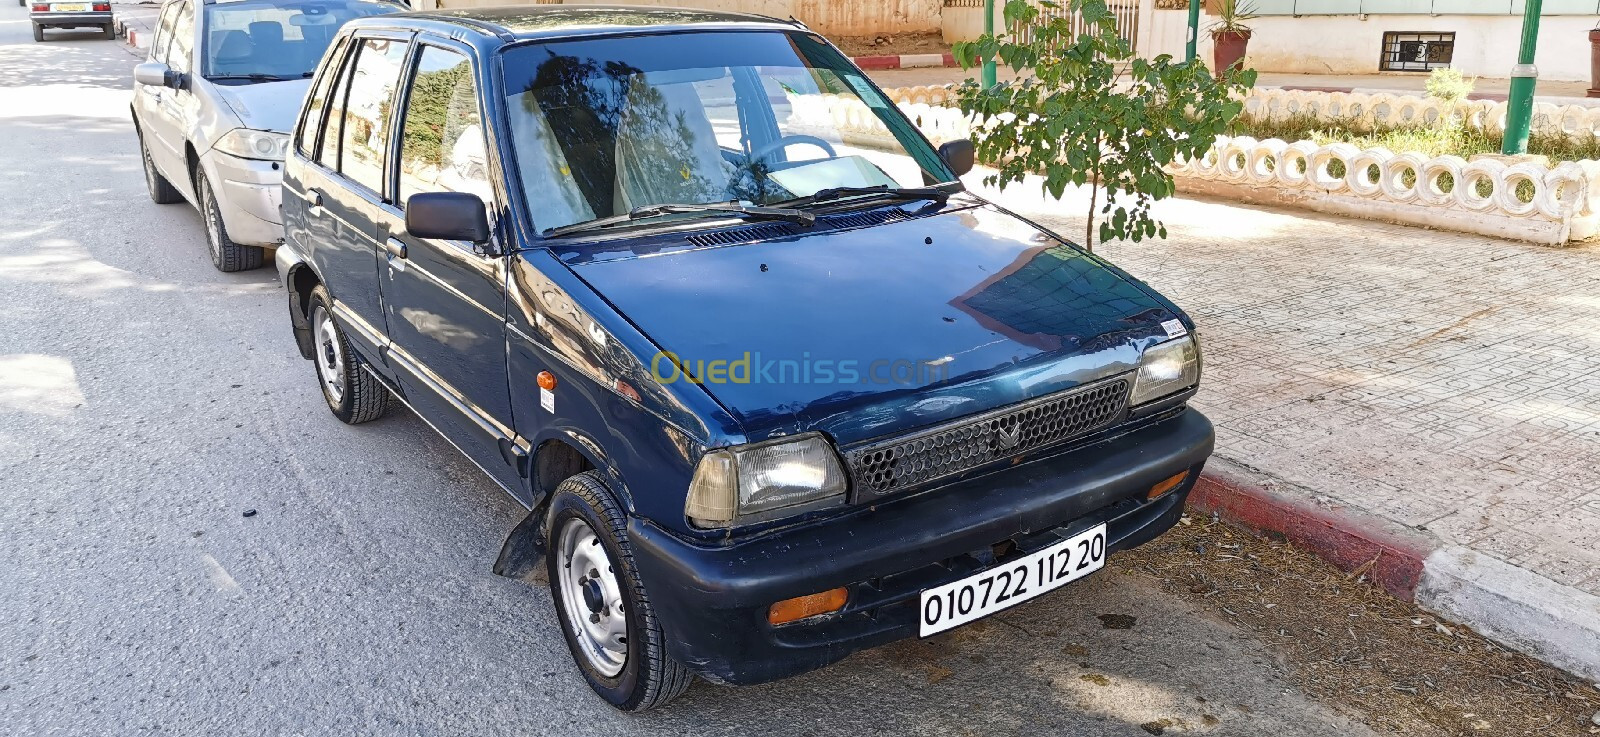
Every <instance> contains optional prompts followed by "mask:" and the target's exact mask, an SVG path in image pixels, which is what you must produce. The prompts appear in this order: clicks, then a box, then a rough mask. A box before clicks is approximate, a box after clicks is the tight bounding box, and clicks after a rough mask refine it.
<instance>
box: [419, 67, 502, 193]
mask: <svg viewBox="0 0 1600 737" xmlns="http://www.w3.org/2000/svg"><path fill="white" fill-rule="evenodd" d="M488 170H489V166H488V151H487V150H486V149H485V147H484V138H483V121H482V119H481V118H480V116H479V113H478V89H477V84H476V83H475V82H474V81H473V79H472V63H471V62H469V61H468V60H467V57H466V56H464V55H462V54H460V53H457V52H455V51H451V50H449V49H444V48H440V47H438V46H424V47H422V55H421V56H419V57H418V58H417V67H416V73H415V75H414V76H413V77H412V78H411V92H410V95H409V97H408V100H407V103H406V113H405V121H404V123H402V126H401V130H400V203H401V204H402V206H403V205H404V203H405V201H406V198H408V197H410V196H411V195H414V194H416V193H418V192H467V193H469V194H475V195H477V196H478V197H480V198H482V199H483V200H484V202H489V201H490V199H491V197H492V196H493V194H494V188H493V187H492V186H490V184H489V171H488Z"/></svg>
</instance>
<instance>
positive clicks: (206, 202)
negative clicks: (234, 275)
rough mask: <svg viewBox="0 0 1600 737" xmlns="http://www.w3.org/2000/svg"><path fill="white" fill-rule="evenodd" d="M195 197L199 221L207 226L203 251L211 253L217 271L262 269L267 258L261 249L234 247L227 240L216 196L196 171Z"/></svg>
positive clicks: (231, 241)
mask: <svg viewBox="0 0 1600 737" xmlns="http://www.w3.org/2000/svg"><path fill="white" fill-rule="evenodd" d="M194 192H195V197H196V198H198V199H199V200H200V218H201V219H202V220H204V221H205V226H206V249H207V250H209V251H211V263H212V264H213V265H215V266H216V267H217V271H226V272H234V271H249V270H251V269H259V268H261V264H263V263H265V262H266V256H265V254H264V253H263V251H262V248H261V247H260V246H246V245H241V244H238V243H234V242H233V239H232V238H229V237H228V224H227V223H224V222H222V211H221V210H220V209H218V208H217V196H216V193H214V192H212V191H211V182H209V181H207V180H206V173H205V172H203V171H197V172H195V174H194Z"/></svg>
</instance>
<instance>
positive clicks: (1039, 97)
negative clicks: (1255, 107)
mask: <svg viewBox="0 0 1600 737" xmlns="http://www.w3.org/2000/svg"><path fill="white" fill-rule="evenodd" d="M1005 25H1006V29H1007V30H1006V32H1005V33H1002V34H998V35H995V36H990V35H984V36H983V37H981V38H979V39H978V40H977V41H973V42H969V43H960V44H956V46H955V56H956V58H957V59H958V60H959V61H960V62H961V64H962V66H964V67H968V68H970V67H972V66H973V65H975V64H976V63H978V61H979V60H981V59H997V60H998V61H999V63H1002V64H1005V65H1006V66H1009V67H1011V68H1012V69H1014V70H1016V71H1018V72H1019V73H1020V72H1022V71H1023V70H1029V71H1031V75H1020V76H1019V78H1018V80H1017V81H1015V82H1006V83H1002V84H998V85H995V86H994V87H991V88H987V89H985V88H983V87H982V86H980V85H979V84H978V83H977V82H975V81H973V80H970V79H969V80H967V81H966V83H964V84H963V85H962V86H961V87H960V88H959V89H958V90H957V92H958V101H959V103H958V104H959V105H960V107H961V110H962V112H965V113H967V114H969V115H973V116H975V125H974V127H973V129H974V143H975V144H976V145H977V149H978V160H979V161H984V162H988V163H991V164H993V165H995V166H997V167H999V171H998V173H996V174H994V175H991V176H989V177H988V178H986V179H985V183H986V184H990V185H999V186H1000V188H1001V189H1004V188H1005V187H1006V186H1008V185H1010V184H1013V183H1016V182H1020V181H1022V180H1023V178H1024V177H1026V176H1027V175H1030V174H1039V175H1042V176H1043V177H1044V189H1045V191H1047V192H1049V193H1050V195H1051V196H1052V197H1055V198H1058V199H1059V198H1060V197H1061V194H1062V192H1064V191H1065V190H1066V188H1067V185H1068V184H1073V185H1077V186H1083V185H1084V184H1089V185H1091V194H1090V200H1089V224H1088V227H1087V228H1085V230H1084V243H1083V245H1084V247H1085V248H1089V249H1091V250H1092V249H1093V245H1094V236H1095V234H1096V224H1097V223H1096V216H1097V215H1100V216H1103V217H1102V218H1101V219H1100V220H1099V222H1098V233H1099V236H1100V240H1102V241H1104V240H1107V239H1111V238H1129V239H1132V240H1134V241H1139V240H1142V239H1144V238H1147V237H1154V236H1160V237H1162V238H1165V237H1166V236H1167V229H1166V226H1164V225H1162V224H1161V223H1160V222H1158V221H1156V220H1155V219H1154V218H1152V217H1151V216H1150V205H1151V204H1152V203H1153V202H1155V201H1156V200H1160V199H1165V198H1166V197H1169V196H1171V195H1172V193H1173V192H1174V190H1175V187H1174V185H1173V182H1172V175H1171V174H1168V173H1167V172H1166V170H1165V169H1164V168H1163V167H1165V166H1166V165H1167V164H1170V163H1172V162H1173V161H1174V160H1175V159H1176V158H1177V157H1180V156H1181V157H1185V158H1192V157H1196V156H1204V155H1206V153H1207V152H1208V151H1209V150H1210V148H1211V144H1212V142H1213V141H1214V140H1215V139H1216V137H1217V135H1218V134H1220V133H1222V132H1223V131H1224V129H1225V127H1226V126H1227V124H1228V122H1229V121H1230V120H1232V119H1233V118H1234V117H1235V116H1237V115H1238V114H1239V113H1240V112H1241V111H1242V110H1243V109H1244V104H1243V102H1242V99H1243V95H1244V93H1245V92H1246V91H1247V90H1248V89H1249V88H1250V87H1251V86H1252V85H1254V84H1255V78H1256V73H1255V72H1254V71H1251V70H1245V71H1239V72H1229V73H1226V74H1225V75H1224V76H1223V78H1221V79H1217V78H1213V77H1212V76H1211V74H1210V73H1209V72H1207V71H1206V68H1205V67H1204V66H1203V65H1202V64H1201V63H1200V62H1198V61H1195V62H1181V63H1180V62H1174V61H1173V60H1172V57H1171V56H1168V55H1165V54H1163V55H1161V56H1158V57H1156V58H1155V59H1139V58H1135V57H1134V54H1133V48H1132V46H1131V45H1130V44H1129V43H1128V41H1127V40H1125V39H1123V38H1122V37H1121V36H1120V35H1118V33H1117V28H1116V17H1115V16H1114V15H1113V14H1112V12H1111V10H1110V9H1109V8H1107V7H1106V3H1105V0H1060V1H1057V0H1007V2H1006V5H1005ZM1102 190H1103V191H1104V192H1105V198H1106V199H1105V203H1104V204H1103V205H1102V204H1101V202H1100V193H1101V191H1102Z"/></svg>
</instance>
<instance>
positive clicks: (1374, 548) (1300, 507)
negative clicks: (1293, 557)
mask: <svg viewBox="0 0 1600 737" xmlns="http://www.w3.org/2000/svg"><path fill="white" fill-rule="evenodd" d="M1189 507H1190V509H1191V510H1194V511H1199V512H1202V513H1207V514H1209V513H1213V512H1214V513H1216V514H1217V516H1218V517H1220V518H1221V519H1223V520H1226V521H1228V522H1231V523H1233V524H1236V525H1239V526H1242V527H1245V528H1248V529H1251V530H1255V531H1257V532H1259V533H1262V534H1265V535H1267V536H1269V537H1274V538H1280V539H1284V540H1287V541H1288V542H1290V543H1292V544H1294V545H1295V546H1296V547H1299V548H1301V549H1304V550H1308V551H1311V552H1312V553H1315V554H1316V555H1318V556H1319V557H1321V558H1323V559H1324V560H1327V561H1328V562H1330V563H1332V564H1334V565H1335V566H1337V567H1339V568H1340V569H1341V570H1344V571H1349V572H1356V571H1360V572H1361V574H1364V575H1365V576H1367V578H1369V579H1370V580H1372V582H1373V583H1376V584H1377V585H1379V586H1381V587H1383V589H1384V590H1385V591H1388V592H1389V593H1390V594H1392V595H1394V596H1396V597H1398V598H1400V599H1403V600H1405V601H1409V602H1414V603H1416V604H1417V606H1419V607H1421V608H1423V609H1425V610H1427V611H1430V612H1433V613H1435V614H1439V615H1441V616H1443V617H1445V618H1447V619H1449V620H1451V621H1453V622H1459V623H1461V624H1464V625H1467V626H1468V627H1471V628H1473V629H1474V630H1477V631H1478V632H1479V633H1481V634H1483V635H1484V636H1486V637H1488V638H1490V639H1492V640H1495V641H1496V642H1499V643H1500V644H1502V645H1505V646H1507V647H1510V648H1513V649H1516V650H1520V651H1522V652H1525V653H1528V654H1530V655H1533V656H1535V657H1538V658H1540V659H1543V660H1545V661H1546V662H1549V663H1551V664H1553V665H1556V666H1558V667H1561V668H1565V669H1567V670H1570V671H1572V672H1573V673H1576V674H1578V675H1580V676H1583V677H1585V678H1592V679H1600V597H1597V596H1594V595H1592V594H1588V593H1585V592H1583V591H1580V590H1578V589H1577V588H1574V587H1572V586H1567V585H1565V584H1560V583H1557V582H1555V581H1552V580H1550V579H1548V578H1545V577H1543V576H1540V575H1539V574H1537V573H1534V572H1532V571H1529V570H1527V569H1525V568H1519V567H1517V566H1515V565H1512V564H1510V563H1507V562H1505V561H1502V560H1499V559H1498V558H1495V557H1493V556H1491V555H1488V554H1487V553H1483V552H1480V551H1474V550H1469V549H1467V548H1463V547H1458V546H1452V545H1447V544H1445V543H1443V542H1442V541H1440V540H1439V539H1437V538H1435V537H1433V536H1432V535H1429V534H1426V533H1423V532H1420V531H1418V530H1414V529H1411V528H1409V527H1405V526H1403V525H1400V524H1398V523H1395V522H1391V521H1389V520H1385V519H1382V518H1379V517H1376V516H1374V515H1371V514H1368V513H1365V512H1361V511H1359V510H1355V509H1351V508H1349V507H1343V506H1339V505H1337V504H1333V503H1324V502H1321V501H1318V500H1317V497H1316V496H1315V495H1314V494H1313V493H1312V492H1311V491H1310V490H1307V489H1299V488H1295V487H1294V486H1293V485H1291V484H1286V483H1283V482H1280V481H1277V480H1275V479H1271V478H1268V477H1266V476H1263V475H1261V474H1257V473H1253V472H1250V471H1248V470H1245V469H1242V468H1240V467H1238V466H1236V465H1234V464H1231V463H1229V462H1227V461H1225V460H1223V459H1220V458H1215V457H1214V458H1212V460H1211V461H1210V462H1208V463H1207V467H1206V470H1205V472H1204V473H1203V474H1201V476H1200V481H1199V482H1198V483H1197V484H1196V485H1195V488H1194V491H1192V492H1190V494H1189Z"/></svg>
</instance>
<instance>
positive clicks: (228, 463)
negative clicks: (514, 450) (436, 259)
mask: <svg viewBox="0 0 1600 737" xmlns="http://www.w3.org/2000/svg"><path fill="white" fill-rule="evenodd" d="M29 33H30V29H29V24H28V22H27V20H26V16H25V11H24V9H23V8H19V7H17V6H15V5H13V4H11V3H9V2H6V3H4V4H3V5H0V69H3V70H4V75H3V76H0V150H3V151H4V153H3V155H0V184H3V186H0V734H7V735H35V734H119V735H120V734H145V733H163V734H183V735H213V734H229V735H234V734H238V735H249V734H274V735H278V734H417V735H457V734H459V735H489V734H554V733H560V734H569V735H584V734H596V735H600V734H620V733H628V734H634V733H638V734H647V733H655V734H684V733H695V734H781V735H832V734H860V733H873V734H878V733H906V734H935V735H945V734H950V735H965V734H985V735H993V734H1062V735H1066V734H1071V735H1131V736H1133V737H1140V736H1143V735H1147V734H1149V733H1150V730H1146V729H1144V728H1141V726H1140V725H1141V724H1146V723H1150V722H1157V721H1160V720H1167V722H1166V731H1167V732H1168V733H1169V734H1171V733H1184V732H1194V733H1207V734H1228V735H1266V734H1283V735H1340V736H1343V735H1359V734H1364V733H1366V730H1365V729H1364V728H1362V727H1360V726H1359V725H1357V724H1354V723H1352V722H1350V721H1349V720H1347V719H1345V718H1344V717H1341V716H1336V715H1335V714H1334V713H1333V712H1332V711H1330V709H1329V708H1327V707H1325V706H1323V705H1319V704H1315V703H1311V702H1309V701H1308V700H1307V699H1306V698H1305V697H1304V696H1303V695H1302V694H1301V693H1300V692H1299V691H1297V690H1296V689H1295V688H1294V687H1293V686H1292V685H1290V682H1289V679H1288V676H1287V675H1286V673H1285V672H1284V670H1283V667H1282V666H1281V665H1280V664H1279V663H1278V662H1277V661H1276V660H1275V659H1274V658H1273V656H1271V655H1270V654H1269V653H1267V652H1266V651H1265V650H1264V649H1263V647H1262V646H1261V645H1260V644H1259V643H1258V642H1257V641H1255V640H1254V639H1252V638H1251V637H1250V636H1249V635H1247V634H1245V633H1244V632H1242V631H1240V630H1238V629H1235V628H1233V627H1231V626H1229V625H1226V624H1224V623H1221V622H1219V621H1216V620H1214V619H1212V618H1209V617H1207V616H1205V615H1203V614H1200V613H1197V612H1196V611H1194V610H1193V609H1192V608H1190V607H1188V606H1186V605H1185V604H1183V603H1182V602H1180V601H1178V600H1176V599H1174V598H1172V597H1170V596H1167V595H1165V594H1163V593H1161V592H1160V591H1159V590H1157V589H1156V588H1154V587H1153V586H1151V585H1150V584H1148V583H1144V582H1143V581H1144V579H1141V578H1134V577H1129V576H1125V575H1123V574H1122V572H1121V571H1119V570H1118V569H1117V567H1116V566H1115V564H1113V566H1112V567H1111V568H1110V569H1108V570H1107V571H1105V572H1103V573H1101V574H1099V575H1097V576H1095V577H1092V578H1091V579H1089V580H1086V581H1084V582H1082V583H1080V584H1076V585H1074V586H1072V587H1070V588H1068V589H1066V590H1064V591H1062V592H1059V593H1057V594H1055V595H1052V596H1049V597H1046V598H1044V599H1043V600H1040V601H1035V602H1032V603H1030V604H1028V605H1025V606H1023V607H1021V608H1018V609H1014V610H1011V611H1009V612H1006V613H1005V614H1004V615H1002V617H1000V618H995V619H991V620H988V621H985V622H981V623H978V624H977V625H974V626H969V627H967V628H964V629H961V630H958V631H956V632H954V633H952V634H950V635H947V636H943V637H940V638H936V639H934V640H930V641H927V642H908V643H901V644H899V645H895V646H891V647H888V648H883V649H880V650H877V651H874V652H869V653H865V654H862V655H858V656H856V657H854V658H851V659H849V660H847V661H845V662H843V663H841V664H839V665H836V666H834V667H831V668H828V669H825V670H822V671H820V672H816V673H813V674H809V675H807V676H804V677H800V678H796V679H792V680H789V681H786V682H782V683H777V684H772V685H768V686H763V687H756V688H743V689H735V688H727V687H718V686H712V685H707V684H699V685H697V686H695V687H694V688H693V689H691V690H690V692H689V694H688V695H687V696H685V697H684V698H683V699H681V700H680V701H678V702H676V703H675V704H674V705H672V706H671V707H669V708H667V709H666V710H663V711H661V712H657V713H653V714H648V715H642V716H627V715H621V714H618V713H616V712H613V711H612V710H611V709H610V708H609V707H608V706H606V705H605V704H603V703H602V702H601V701H600V700H599V699H598V698H596V697H595V696H593V695H592V694H591V693H590V692H589V690H588V688H587V687H586V686H585V684H584V683H583V681H582V680H581V678H580V677H579V676H578V674H577V671H576V670H575V668H574V666H573V665H572V664H571V662H570V660H569V658H568V654H567V652H566V648H565V645H564V644H563V642H562V640H561V637H560V634H559V630H558V626H557V624H556V622H555V619H554V612H553V610H552V608H551V605H550V598H549V595H548V592H547V591H545V590H543V589H542V588H539V587H535V586H530V585H528V584H525V583H522V582H519V581H512V580H507V579H503V578H498V577H496V576H494V575H493V574H492V573H491V572H490V565H491V563H492V561H493V560H494V557H495V554H496V553H497V551H498V549H499V545H500V542H501V540H502V539H503V537H504V535H505V534H506V533H507V532H508V531H509V530H510V529H511V528H512V527H513V526H514V525H515V524H516V523H517V521H518V520H519V519H520V516H521V513H522V510H521V508H520V507H519V506H518V505H517V504H516V503H515V502H513V501H512V500H511V499H509V498H508V497H506V496H504V495H503V493H502V492H500V491H499V490H498V489H497V488H496V487H495V486H494V485H493V484H492V483H490V482H489V481H487V480H486V479H484V478H482V477H481V476H480V475H479V472H478V471H477V470H476V469H475V468H474V467H473V466H472V465H471V464H470V463H469V462H467V461H466V460H464V459H463V458H461V457H460V456H459V455H458V454H457V453H456V452H455V451H454V450H453V449H452V448H450V446H448V445H447V444H446V443H445V442H444V441H443V440H441V439H439V438H438V437H436V436H435V435H433V434H432V431H431V430H429V429H428V428H427V427H426V426H425V425H424V424H423V423H422V422H420V421H419V420H418V419H417V418H416V417H414V416H413V415H411V414H409V413H408V412H406V411H403V410H401V411H398V412H395V413H393V414H391V415H390V416H389V417H388V418H386V419H384V420H382V421H379V422H375V423H372V424H369V425H363V426H361V427H359V428H351V427H346V426H344V425H341V424H340V423H339V422H338V421H337V420H335V419H334V418H333V417H332V416H331V415H330V414H329V413H328V412H327V411H326V409H325V408H324V407H323V406H322V403H321V401H320V397H319V396H318V393H317V388H316V385H315V383H314V380H313V373H312V368H311V365H310V364H309V363H307V362H305V361H302V360H301V359H300V358H299V356H298V354H297V353H296V352H295V350H294V347H293V345H292V341H291V338H290V334H289V330H288V324H287V318H286V314H285V309H286V308H285V302H284V297H283V294H282V293H281V291H280V290H279V288H278V287H277V286H276V281H275V277H274V274H273V272H272V270H271V269H270V268H269V269H263V270H260V271H255V272H249V273H244V274H234V275H229V274H222V273H219V272H217V271H215V270H214V269H212V267H211V264H210V262H209V260H208V259H207V257H206V253H205V247H204V243H203V240H202V235H201V227H200V221H199V218H198V216H197V215H196V214H195V212H194V211H193V210H192V208H189V207H188V206H185V205H172V206H157V205H154V204H152V203H151V202H150V201H149V199H148V198H147V197H146V195H145V191H144V187H143V181H142V179H141V175H140V169H139V159H138V156H137V149H136V146H135V141H134V137H133V133H132V127H131V125H130V123H129V118H128V107H127V102H128V97H129V93H128V87H129V71H130V69H131V67H132V65H133V64H134V62H135V58H134V57H133V56H132V54H131V53H130V52H129V51H128V50H126V47H124V46H123V45H121V44H120V43H119V42H111V41H103V40H98V39H91V36H92V34H90V33H76V32H65V33H54V34H52V35H51V36H50V40H49V41H48V42H46V43H43V44H35V43H33V42H32V40H31V37H30V35H29ZM249 509H254V510H258V513H257V514H256V515H255V516H253V517H249V518H246V517H244V516H243V513H244V511H245V510H249ZM1108 613H1115V614H1127V615H1133V616H1136V617H1137V618H1138V619H1137V624H1136V625H1135V626H1134V627H1133V628H1132V629H1126V630H1112V629H1105V628H1103V627H1102V625H1101V622H1100V620H1099V619H1097V616H1098V615H1100V614H1108Z"/></svg>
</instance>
